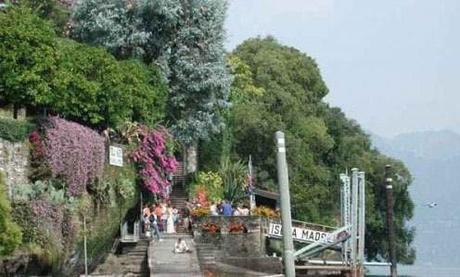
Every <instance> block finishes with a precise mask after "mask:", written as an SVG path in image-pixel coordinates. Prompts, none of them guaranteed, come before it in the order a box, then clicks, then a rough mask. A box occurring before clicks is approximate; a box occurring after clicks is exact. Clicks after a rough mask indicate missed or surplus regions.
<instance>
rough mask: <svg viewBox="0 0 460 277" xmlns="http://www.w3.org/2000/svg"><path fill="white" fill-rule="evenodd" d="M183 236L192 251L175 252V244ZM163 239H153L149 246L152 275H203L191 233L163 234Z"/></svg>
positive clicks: (165, 276)
mask: <svg viewBox="0 0 460 277" xmlns="http://www.w3.org/2000/svg"><path fill="white" fill-rule="evenodd" d="M179 237H180V238H182V239H183V240H184V241H185V242H186V243H187V245H188V246H189V248H190V250H191V251H192V252H191V253H183V254H175V253H174V251H173V249H174V244H175V242H176V241H177V239H178V238H179ZM162 238H163V240H162V241H160V242H158V241H152V242H151V244H150V248H149V267H150V273H151V276H158V277H163V276H164V277H173V276H178V277H179V276H190V277H195V276H196V277H198V276H202V274H201V270H200V265H199V262H198V258H197V254H196V253H197V252H196V249H195V244H194V243H193V240H192V236H191V235H189V234H163V237H162Z"/></svg>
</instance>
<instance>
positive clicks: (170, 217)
mask: <svg viewBox="0 0 460 277" xmlns="http://www.w3.org/2000/svg"><path fill="white" fill-rule="evenodd" d="M166 213H167V215H168V219H167V222H166V233H168V234H172V233H175V232H176V229H175V228H174V214H173V211H172V209H171V207H168V209H167V212H166Z"/></svg>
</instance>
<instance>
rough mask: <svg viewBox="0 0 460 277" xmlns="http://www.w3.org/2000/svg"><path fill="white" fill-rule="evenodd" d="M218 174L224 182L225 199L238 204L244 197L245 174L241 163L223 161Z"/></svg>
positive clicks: (228, 160)
mask: <svg viewBox="0 0 460 277" xmlns="http://www.w3.org/2000/svg"><path fill="white" fill-rule="evenodd" d="M219 174H220V176H221V177H222V180H223V182H224V198H225V199H227V200H228V201H230V202H238V201H240V200H241V199H243V198H244V197H245V196H246V195H245V191H246V188H247V172H246V167H245V166H244V164H243V163H242V162H241V161H237V162H233V161H231V160H230V159H225V160H223V161H222V163H221V165H220V168H219Z"/></svg>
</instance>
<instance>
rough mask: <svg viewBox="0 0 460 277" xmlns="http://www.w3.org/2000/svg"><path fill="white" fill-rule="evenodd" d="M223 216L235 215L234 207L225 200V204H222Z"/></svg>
mask: <svg viewBox="0 0 460 277" xmlns="http://www.w3.org/2000/svg"><path fill="white" fill-rule="evenodd" d="M222 214H223V215H224V216H232V215H233V208H232V205H231V204H230V203H228V201H227V200H224V201H223V204H222Z"/></svg>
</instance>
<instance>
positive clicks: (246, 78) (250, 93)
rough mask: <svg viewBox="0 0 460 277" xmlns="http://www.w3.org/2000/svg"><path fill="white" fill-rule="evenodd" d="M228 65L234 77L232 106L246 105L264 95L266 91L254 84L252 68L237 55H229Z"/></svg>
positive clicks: (231, 90)
mask: <svg viewBox="0 0 460 277" xmlns="http://www.w3.org/2000/svg"><path fill="white" fill-rule="evenodd" d="M227 63H228V65H229V66H230V73H231V74H232V75H233V82H232V86H231V89H230V100H231V102H232V105H237V104H239V103H245V102H247V101H249V100H252V99H254V98H257V97H260V96H263V95H264V93H265V89H264V88H262V87H258V86H256V85H255V84H254V80H253V78H252V72H251V68H250V67H249V66H248V65H247V64H246V63H245V62H244V61H243V60H242V59H240V58H239V57H238V56H236V55H228V56H227Z"/></svg>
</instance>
